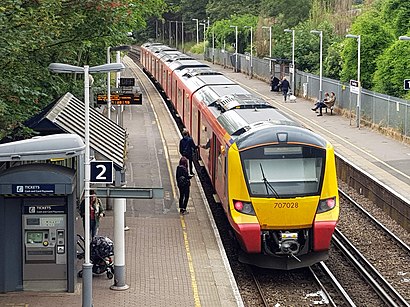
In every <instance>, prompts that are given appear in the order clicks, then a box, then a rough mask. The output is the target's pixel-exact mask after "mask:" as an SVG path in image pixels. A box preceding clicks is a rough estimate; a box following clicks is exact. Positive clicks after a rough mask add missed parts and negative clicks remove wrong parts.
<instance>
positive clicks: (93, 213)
mask: <svg viewBox="0 0 410 307" xmlns="http://www.w3.org/2000/svg"><path fill="white" fill-rule="evenodd" d="M89 206H90V236H91V238H94V237H95V236H96V235H97V234H98V229H99V228H100V219H101V218H102V217H104V216H105V210H104V206H103V204H102V202H101V199H99V198H97V195H96V193H95V191H94V190H90V204H89ZM79 211H80V216H81V218H82V219H83V227H84V225H85V199H83V200H82V201H81V203H80V206H79Z"/></svg>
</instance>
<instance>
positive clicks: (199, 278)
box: [0, 57, 243, 307]
mask: <svg viewBox="0 0 410 307" xmlns="http://www.w3.org/2000/svg"><path fill="white" fill-rule="evenodd" d="M123 62H124V65H125V66H126V70H125V72H123V73H122V76H123V77H133V76H134V77H136V79H137V80H140V81H138V82H139V83H140V84H138V85H139V86H140V87H141V90H142V91H143V104H142V105H133V106H124V111H123V127H124V128H125V129H126V130H127V134H128V139H127V142H128V146H127V147H128V150H127V151H128V152H127V158H126V168H127V170H126V181H127V186H130V187H131V186H132V187H140V188H154V187H155V188H158V187H162V188H163V190H164V199H152V200H141V199H139V200H131V199H128V200H127V206H126V213H125V217H126V221H125V222H126V226H127V228H129V230H128V231H126V232H125V246H126V255H125V260H126V284H127V285H128V286H129V289H128V290H125V291H114V290H110V286H111V285H113V283H114V279H111V280H110V279H108V278H107V276H106V274H101V275H94V276H93V290H92V291H93V293H92V294H93V295H92V297H93V306H95V307H97V306H106V307H112V306H116V307H122V306H124V307H131V306H158V307H159V306H164V307H169V306H195V307H201V306H202V307H205V306H209V307H216V306H224V307H230V306H243V302H242V299H241V297H240V294H239V291H238V288H237V285H236V282H235V279H234V277H233V274H232V272H231V271H230V268H229V263H228V260H227V257H226V254H225V251H224V249H223V246H222V243H221V240H220V238H219V235H218V232H217V229H216V225H215V222H214V221H213V218H212V214H211V212H210V209H209V205H208V204H207V202H206V198H205V195H204V192H203V190H202V188H201V187H200V184H199V181H198V180H199V179H198V178H197V176H195V177H194V178H193V179H192V180H191V183H192V185H191V193H190V199H189V202H188V208H187V209H188V211H189V214H188V215H184V216H182V215H180V214H179V212H178V210H177V208H178V191H177V190H178V189H177V187H176V183H175V179H174V177H175V171H176V167H177V165H178V162H179V159H180V155H179V152H178V146H179V140H180V139H181V134H180V132H179V130H178V128H177V126H176V125H175V123H174V122H173V120H172V118H171V115H170V113H169V111H168V109H167V107H166V106H165V103H164V102H163V100H162V98H161V97H160V96H159V94H158V93H157V92H156V90H155V89H154V88H152V86H150V81H149V80H148V79H147V78H146V77H145V75H144V74H143V73H142V71H140V69H139V68H138V67H137V65H136V64H135V63H134V62H133V61H132V60H131V59H130V58H128V57H125V58H124V59H123ZM111 116H112V117H111V118H115V117H116V112H112V114H111ZM101 133H103V132H101ZM77 224H78V225H77V226H78V229H80V230H81V229H82V226H81V218H80V217H78V218H77ZM113 232H114V227H113V211H107V212H106V217H104V218H103V219H102V221H101V225H100V229H99V235H103V236H108V237H110V238H111V239H113V238H114V233H113ZM114 244H115V242H114ZM114 262H115V256H114ZM81 265H82V260H78V264H77V267H78V269H81ZM114 278H115V277H114ZM81 286H82V281H81V279H80V278H78V279H77V287H76V291H75V292H74V293H50V292H28V291H27V292H18V293H17V292H15V293H6V294H0V307H3V306H4V307H5V306H7V307H17V306H24V307H34V306H35V307H43V306H44V307H49V306H61V307H63V306H64V307H66V306H81V303H82V292H81Z"/></svg>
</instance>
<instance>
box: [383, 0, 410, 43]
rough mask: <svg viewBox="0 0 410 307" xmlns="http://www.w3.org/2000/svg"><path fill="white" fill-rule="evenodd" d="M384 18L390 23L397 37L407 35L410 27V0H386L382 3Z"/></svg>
mask: <svg viewBox="0 0 410 307" xmlns="http://www.w3.org/2000/svg"><path fill="white" fill-rule="evenodd" d="M381 10H382V18H383V20H384V21H385V22H386V23H388V24H389V25H390V26H391V27H392V28H393V32H394V36H395V37H399V36H400V35H405V34H406V33H407V32H408V31H409V29H410V1H408V0H386V1H384V2H383V3H382V5H381Z"/></svg>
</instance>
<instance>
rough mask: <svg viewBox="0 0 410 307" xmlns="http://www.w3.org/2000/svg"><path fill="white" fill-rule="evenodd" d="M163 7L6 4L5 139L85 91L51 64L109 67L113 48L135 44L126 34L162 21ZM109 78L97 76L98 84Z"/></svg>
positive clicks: (2, 46) (104, 2)
mask: <svg viewBox="0 0 410 307" xmlns="http://www.w3.org/2000/svg"><path fill="white" fill-rule="evenodd" d="M163 6H164V4H163V1H162V0H146V1H144V2H141V1H138V0H110V1H109V0H93V1H91V0H87V1H80V0H44V1H15V0H2V2H1V4H0V29H1V33H2V39H1V40H0V50H1V54H2V56H1V57H0V68H1V70H2V78H1V79H0V130H1V131H2V133H0V134H2V135H4V134H7V133H9V132H10V131H12V130H13V129H14V128H15V127H17V126H19V125H20V123H21V122H22V121H24V120H25V119H27V118H28V117H30V116H32V115H33V114H35V113H37V112H38V111H39V110H41V109H42V108H43V107H44V106H46V105H47V104H49V103H50V102H51V101H52V100H53V98H54V97H58V96H61V95H63V94H64V93H65V91H67V90H70V91H71V92H73V94H78V93H82V92H83V91H84V90H83V86H84V85H83V82H81V79H82V78H81V77H76V76H74V75H65V76H63V75H58V76H57V75H52V74H50V72H49V71H48V65H49V64H50V63H52V62H62V63H69V64H73V65H78V66H84V65H90V66H93V65H99V64H103V63H105V61H106V49H107V47H108V46H117V45H122V44H126V43H130V40H129V38H127V35H126V33H127V32H129V31H131V30H133V29H135V28H140V27H143V26H144V25H145V20H146V19H147V17H148V16H151V15H157V16H159V15H160V14H161V12H162V9H163ZM104 78H105V76H97V75H96V76H95V79H96V84H98V82H99V79H104Z"/></svg>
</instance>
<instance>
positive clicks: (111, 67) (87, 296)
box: [48, 63, 125, 307]
mask: <svg viewBox="0 0 410 307" xmlns="http://www.w3.org/2000/svg"><path fill="white" fill-rule="evenodd" d="M48 69H49V70H50V71H52V72H55V73H83V74H84V113H85V114H84V116H85V123H84V124H85V131H84V141H85V157H84V192H85V193H84V203H85V206H84V209H85V213H84V216H85V217H86V218H85V219H84V242H85V244H84V245H85V246H84V254H85V255H84V264H83V278H82V279H83V293H82V302H83V305H82V306H83V307H91V306H92V277H93V275H92V267H93V265H92V264H91V262H90V219H89V216H90V206H89V204H90V95H89V94H90V89H89V87H90V81H89V78H90V75H89V74H90V73H103V72H110V71H121V70H124V69H125V67H124V64H122V63H113V64H104V65H99V66H94V67H89V66H88V65H85V66H84V67H80V66H74V65H68V64H62V63H51V64H50V65H49V66H48Z"/></svg>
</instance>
